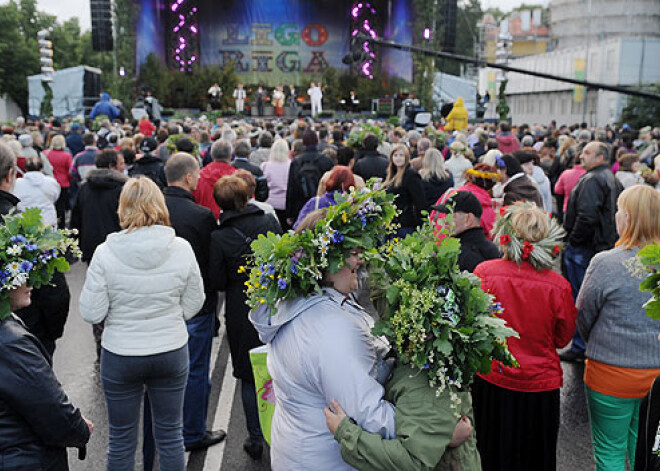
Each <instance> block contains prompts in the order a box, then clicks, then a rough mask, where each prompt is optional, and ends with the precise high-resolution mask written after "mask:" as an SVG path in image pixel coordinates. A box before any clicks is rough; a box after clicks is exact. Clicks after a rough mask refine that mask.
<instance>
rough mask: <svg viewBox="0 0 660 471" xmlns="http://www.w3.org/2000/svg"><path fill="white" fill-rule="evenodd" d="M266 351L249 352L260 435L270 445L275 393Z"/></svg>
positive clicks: (264, 347)
mask: <svg viewBox="0 0 660 471" xmlns="http://www.w3.org/2000/svg"><path fill="white" fill-rule="evenodd" d="M266 352H267V349H266V346H265V345H263V346H261V347H257V348H253V349H252V350H250V362H251V363H252V372H253V373H254V385H255V389H256V391H257V407H258V408H259V423H260V424H261V433H263V435H264V439H265V440H266V443H268V445H270V424H271V422H272V420H273V414H274V413H275V402H276V401H275V391H274V390H273V380H272V379H271V377H270V373H268V367H267V366H266V358H267V353H266Z"/></svg>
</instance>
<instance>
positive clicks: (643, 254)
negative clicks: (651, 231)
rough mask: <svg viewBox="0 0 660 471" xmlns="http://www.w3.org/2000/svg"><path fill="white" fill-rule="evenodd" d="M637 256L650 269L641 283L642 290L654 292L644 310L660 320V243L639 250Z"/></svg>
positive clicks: (640, 288)
mask: <svg viewBox="0 0 660 471" xmlns="http://www.w3.org/2000/svg"><path fill="white" fill-rule="evenodd" d="M637 257H638V258H639V260H640V262H641V263H642V265H643V266H644V267H646V269H647V270H648V271H649V273H648V274H647V276H646V278H645V279H644V281H642V282H641V283H640V285H639V290H640V291H649V292H651V294H652V297H651V299H649V300H648V301H647V302H646V303H645V304H644V306H643V307H644V310H645V311H646V314H647V315H648V316H649V317H650V318H651V319H654V320H660V245H658V244H651V245H647V246H646V247H644V248H643V249H641V250H640V251H639V253H638V254H637Z"/></svg>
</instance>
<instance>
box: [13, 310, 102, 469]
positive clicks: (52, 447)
mask: <svg viewBox="0 0 660 471" xmlns="http://www.w3.org/2000/svg"><path fill="white" fill-rule="evenodd" d="M0 359H2V360H1V361H0V471H4V470H12V471H13V470H30V471H42V470H49V471H50V470H56V471H59V470H67V469H69V467H68V463H67V453H66V448H67V447H83V446H84V445H85V444H86V443H87V441H88V440H89V428H88V427H87V424H86V423H85V421H84V420H83V418H82V415H81V414H80V410H78V409H77V408H76V407H74V406H73V405H72V404H71V402H69V399H68V398H67V396H66V394H65V393H64V391H63V390H62V386H61V385H60V383H59V382H58V381H57V378H55V374H54V373H53V369H52V366H51V360H50V356H49V355H48V353H47V352H46V350H45V349H44V347H43V346H42V345H41V343H40V342H39V340H37V338H36V337H35V336H34V335H32V334H31V333H29V332H28V331H27V330H26V329H25V327H24V325H23V323H22V322H21V321H20V320H19V319H18V318H17V317H14V316H10V317H8V318H6V319H4V320H3V321H0Z"/></svg>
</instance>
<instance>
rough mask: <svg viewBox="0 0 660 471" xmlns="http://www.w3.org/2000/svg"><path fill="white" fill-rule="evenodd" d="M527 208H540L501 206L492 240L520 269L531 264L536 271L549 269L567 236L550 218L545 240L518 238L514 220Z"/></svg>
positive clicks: (555, 221) (525, 205)
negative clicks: (525, 263)
mask: <svg viewBox="0 0 660 471" xmlns="http://www.w3.org/2000/svg"><path fill="white" fill-rule="evenodd" d="M525 208H537V206H536V205H535V204H534V203H532V202H518V203H516V204H514V205H512V206H502V207H501V208H500V215H499V217H498V218H497V220H496V221H495V225H494V226H493V231H492V234H493V235H494V239H493V240H494V242H495V243H497V244H499V246H500V250H501V251H502V252H503V253H504V254H505V255H506V258H507V259H508V260H511V261H513V262H515V263H516V264H518V265H522V263H523V262H529V263H531V264H532V266H533V267H534V268H535V269H537V270H546V269H550V268H552V264H553V263H554V260H555V259H556V258H557V257H558V256H559V254H560V253H561V249H562V247H563V246H564V243H563V239H564V236H565V235H566V232H565V231H564V228H563V227H561V226H560V225H559V223H558V222H557V220H556V219H554V218H551V217H550V216H549V215H548V216H547V217H548V219H549V222H550V230H549V231H548V233H547V235H546V236H545V237H544V238H543V239H541V240H537V241H531V240H525V239H522V238H520V237H518V235H517V234H516V232H515V231H514V229H513V226H512V224H511V218H512V217H513V215H514V214H515V212H516V211H518V210H521V209H525Z"/></svg>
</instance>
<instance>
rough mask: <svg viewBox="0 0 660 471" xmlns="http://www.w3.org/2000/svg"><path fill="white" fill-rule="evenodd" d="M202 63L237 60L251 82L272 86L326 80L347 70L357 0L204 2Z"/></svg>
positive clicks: (201, 12) (201, 6)
mask: <svg viewBox="0 0 660 471" xmlns="http://www.w3.org/2000/svg"><path fill="white" fill-rule="evenodd" d="M198 5H199V25H200V52H201V63H202V64H208V65H216V64H217V65H220V66H224V65H226V64H229V63H230V62H231V61H233V62H234V64H235V66H236V72H238V74H239V77H241V79H242V80H243V81H245V82H249V83H261V84H264V85H268V86H276V85H280V84H290V83H298V82H299V78H300V77H301V76H302V75H305V76H309V77H312V78H317V79H319V78H321V77H322V75H323V72H324V71H325V70H326V69H327V68H328V67H330V66H332V67H334V68H339V69H345V68H346V66H345V65H343V64H342V62H341V59H342V57H344V55H345V54H346V53H347V52H348V49H349V38H350V7H351V2H350V0H349V1H346V0H339V1H312V0H277V1H275V0H244V1H234V0H229V1H223V2H217V1H213V0H201V1H200V2H199V4H198Z"/></svg>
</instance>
